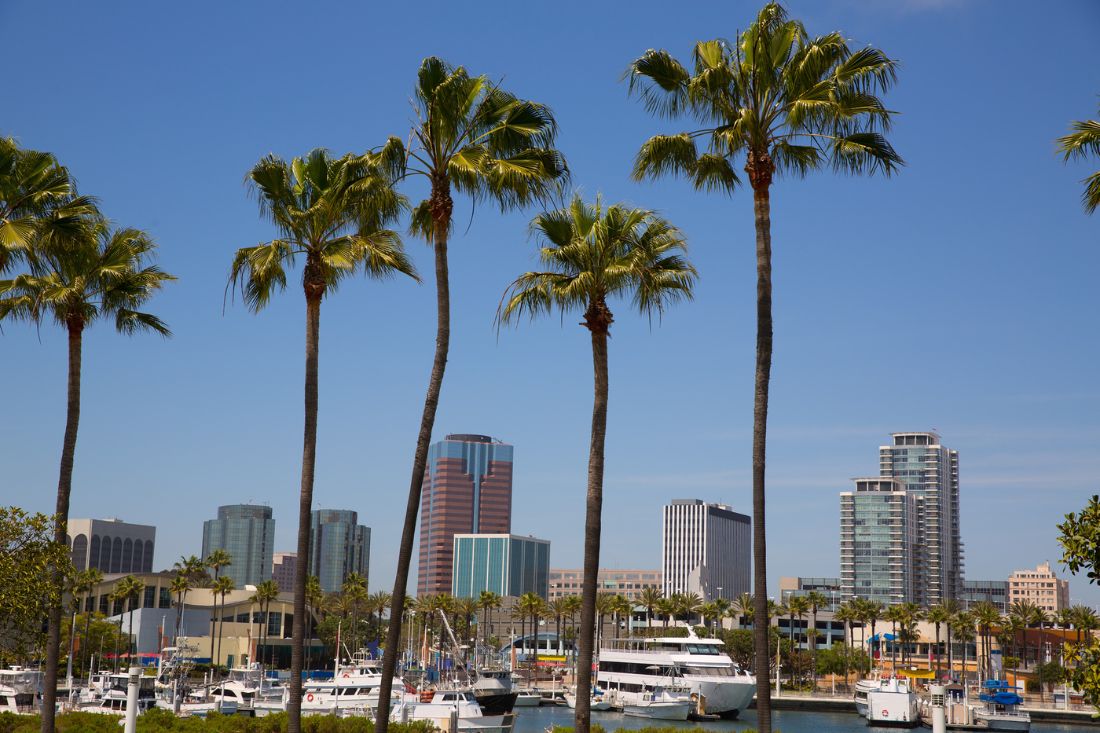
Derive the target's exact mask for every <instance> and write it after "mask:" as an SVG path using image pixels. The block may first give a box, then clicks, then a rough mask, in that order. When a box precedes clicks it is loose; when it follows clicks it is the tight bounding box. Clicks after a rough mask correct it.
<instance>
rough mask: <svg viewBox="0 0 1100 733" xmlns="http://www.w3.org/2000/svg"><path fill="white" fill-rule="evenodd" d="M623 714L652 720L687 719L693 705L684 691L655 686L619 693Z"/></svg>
mask: <svg viewBox="0 0 1100 733" xmlns="http://www.w3.org/2000/svg"><path fill="white" fill-rule="evenodd" d="M619 695H620V697H619V699H620V701H621V703H622V706H623V714H624V715H631V716H634V717H636V718H652V719H654V720H687V719H688V715H689V714H690V713H691V709H692V707H693V704H692V699H691V696H690V694H689V693H687V692H686V691H681V692H676V691H673V690H665V689H663V688H657V689H655V690H653V691H652V692H635V693H630V692H623V693H619Z"/></svg>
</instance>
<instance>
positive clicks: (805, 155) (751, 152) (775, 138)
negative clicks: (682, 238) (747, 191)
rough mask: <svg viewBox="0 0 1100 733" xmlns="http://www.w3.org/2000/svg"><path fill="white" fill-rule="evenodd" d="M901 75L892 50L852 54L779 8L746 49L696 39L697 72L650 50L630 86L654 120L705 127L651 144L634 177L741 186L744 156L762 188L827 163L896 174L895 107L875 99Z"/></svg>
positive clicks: (633, 69)
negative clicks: (687, 120)
mask: <svg viewBox="0 0 1100 733" xmlns="http://www.w3.org/2000/svg"><path fill="white" fill-rule="evenodd" d="M895 70H896V62H895V61H893V60H892V59H889V58H887V57H886V55H885V54H884V53H882V52H881V51H879V50H878V49H875V48H870V47H868V48H862V49H858V50H855V51H853V50H852V49H851V48H850V47H849V46H848V42H847V41H846V40H845V39H844V37H843V35H842V34H840V33H839V32H832V33H828V34H825V35H823V36H818V37H816V38H811V37H810V36H809V34H808V33H807V32H806V29H805V27H803V25H802V23H800V22H799V21H797V20H790V19H789V18H788V17H787V14H786V11H784V10H783V8H782V7H780V6H779V5H777V4H775V3H770V4H768V5H766V6H765V7H764V8H763V9H762V10H761V11H760V13H759V15H758V16H757V18H756V21H755V22H754V23H753V24H752V25H750V26H749V28H748V30H746V31H745V32H744V33H742V34H741V35H740V37H739V38H738V39H737V42H736V43H730V42H729V41H725V40H712V41H701V42H699V43H697V44H696V45H695V49H694V51H693V54H692V65H691V70H690V71H689V70H688V68H687V67H685V66H684V65H683V64H681V63H680V62H679V61H677V60H676V59H675V58H673V57H672V55H671V54H669V53H668V52H667V51H655V50H649V51H647V52H646V53H645V54H643V55H642V56H641V57H640V58H638V59H637V60H635V61H634V63H632V64H631V65H630V68H629V69H628V71H627V76H628V78H629V83H630V91H631V92H632V93H636V94H638V95H639V96H640V97H641V99H642V102H643V103H644V104H645V106H646V109H647V110H649V111H650V112H651V113H654V114H657V115H660V116H664V117H670V118H677V117H691V118H694V119H695V120H697V121H698V122H699V123H700V125H701V126H702V127H701V129H697V130H694V131H690V132H682V133H679V134H674V135H655V136H653V137H652V138H650V139H649V140H648V141H647V142H646V143H645V145H643V146H642V149H641V150H640V151H639V153H638V156H637V159H636V160H635V165H634V176H635V178H637V179H639V180H640V179H643V178H647V177H652V176H660V175H664V174H668V173H678V174H683V175H686V176H687V177H688V178H689V179H690V180H691V181H692V183H693V184H694V185H695V187H696V188H697V189H702V190H718V191H732V190H733V189H734V187H735V186H736V185H737V184H739V183H740V179H739V177H738V175H737V172H736V171H735V170H734V166H733V161H734V160H735V159H736V158H737V157H738V156H740V155H742V154H743V155H744V156H745V163H744V166H745V171H746V172H747V173H748V174H749V177H750V183H751V184H752V185H753V188H758V187H759V186H761V185H770V183H771V180H772V175H773V174H776V173H793V174H796V175H804V174H806V173H808V172H810V171H812V170H816V169H818V168H821V167H822V166H824V165H827V164H828V165H832V167H833V168H834V169H836V170H840V171H846V172H851V173H863V172H881V173H887V174H888V173H891V172H892V171H893V170H894V169H895V168H896V167H897V166H899V165H901V163H902V160H901V158H900V156H898V154H897V153H896V152H895V151H894V148H893V147H892V146H891V145H890V143H889V142H888V141H887V140H886V138H885V137H884V136H883V134H882V133H883V132H884V131H886V130H888V129H889V127H890V117H891V115H892V112H890V111H889V110H888V109H886V107H885V106H884V105H883V103H882V101H881V100H880V99H879V97H878V96H877V95H878V94H879V93H880V92H883V91H886V90H887V89H889V87H890V86H891V85H892V84H893V82H894V80H895ZM699 140H704V141H705V143H706V144H705V149H704V151H703V152H700V151H699V150H698V148H697V141H699Z"/></svg>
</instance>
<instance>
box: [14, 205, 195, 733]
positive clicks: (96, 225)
mask: <svg viewBox="0 0 1100 733" xmlns="http://www.w3.org/2000/svg"><path fill="white" fill-rule="evenodd" d="M51 216H52V217H53V218H54V219H55V220H56V219H58V218H65V217H67V216H68V215H67V214H66V213H65V212H63V211H53V212H52V213H51ZM155 251H156V245H155V244H154V243H153V240H152V239H151V238H150V237H149V235H148V234H146V233H145V232H142V231H139V230H137V229H114V230H112V229H111V228H110V227H109V225H108V223H107V222H106V221H105V220H104V219H102V218H100V217H98V216H95V217H93V216H85V217H81V218H80V220H79V221H77V222H75V223H73V224H71V225H65V226H62V227H53V226H44V227H42V228H40V229H39V231H37V232H36V234H35V236H34V237H33V238H32V240H31V246H30V247H29V248H28V249H26V250H25V251H24V253H23V254H24V258H25V260H26V266H27V269H26V271H25V272H23V273H22V274H19V275H16V276H15V277H14V278H12V279H10V280H0V325H2V323H3V321H4V320H5V319H15V320H27V321H31V322H33V323H35V324H36V325H38V324H41V323H42V321H43V320H51V321H54V322H55V323H57V324H58V325H60V326H63V327H64V328H65V329H66V331H67V332H68V341H69V349H68V352H69V353H68V356H69V369H68V384H67V391H68V400H67V406H66V416H65V435H64V439H63V441H62V447H61V466H60V471H59V475H58V481H57V506H56V509H55V511H54V521H55V522H56V525H55V527H54V541H55V542H58V543H60V544H64V543H65V542H66V539H67V536H68V535H67V532H66V525H67V523H68V521H69V498H70V496H71V494H72V484H73V462H74V457H75V455H76V436H77V430H78V428H79V423H80V379H81V351H82V344H83V337H84V329H85V328H87V327H88V326H90V325H92V324H93V323H94V322H95V321H97V320H100V319H103V318H113V319H114V322H115V328H116V329H117V330H118V331H119V332H121V333H124V334H132V333H134V332H136V331H140V330H151V331H155V332H157V333H159V334H161V335H163V336H167V335H169V331H168V327H167V326H165V325H164V323H163V322H162V321H161V320H160V319H159V318H157V317H156V316H154V315H151V314H149V313H144V312H141V311H139V310H137V309H138V308H140V307H142V306H143V305H144V304H145V302H146V301H148V300H149V298H151V297H152V295H153V294H154V293H156V292H157V291H158V290H160V289H161V287H162V286H163V285H164V283H165V282H167V281H169V280H173V279H175V278H173V277H172V276H171V275H168V274H167V273H165V272H163V271H162V270H161V269H160V268H158V267H156V266H155V265H151V264H148V263H149V261H150V260H151V259H152V258H153V255H154V253H155ZM55 583H56V584H57V585H58V586H59V587H63V586H64V578H63V576H62V574H61V573H60V572H59V573H58V575H57V577H56V578H55ZM47 628H48V630H47V640H46V669H45V674H46V679H50V680H52V679H55V678H56V676H57V663H58V653H59V650H58V646H57V645H58V643H59V642H60V639H61V607H60V606H55V607H54V608H52V609H50V611H49V614H48V618H47ZM42 700H43V703H42V707H43V710H44V713H43V715H42V731H43V733H53V724H54V721H53V717H54V710H55V707H56V700H57V691H56V690H55V689H54V686H53V685H46V686H45V691H44V693H43V696H42Z"/></svg>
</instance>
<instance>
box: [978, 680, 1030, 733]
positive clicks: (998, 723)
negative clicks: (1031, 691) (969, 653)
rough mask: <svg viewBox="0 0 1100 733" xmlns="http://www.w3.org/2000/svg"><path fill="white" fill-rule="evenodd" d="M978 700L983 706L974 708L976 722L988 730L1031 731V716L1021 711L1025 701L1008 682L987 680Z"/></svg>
mask: <svg viewBox="0 0 1100 733" xmlns="http://www.w3.org/2000/svg"><path fill="white" fill-rule="evenodd" d="M978 699H979V700H981V702H982V704H981V705H976V706H974V707H973V714H974V720H975V721H976V722H978V723H982V722H984V723H985V726H986V729H987V730H1012V731H1029V730H1031V716H1030V715H1029V714H1027V713H1026V712H1024V711H1022V710H1020V705H1022V704H1023V702H1024V699H1023V698H1022V697H1020V695H1019V694H1018V693H1017V692H1016V688H1015V687H1013V686H1012V685H1009V684H1008V681H1007V680H986V681H985V683H984V684H982V689H981V692H980V693H979V694H978Z"/></svg>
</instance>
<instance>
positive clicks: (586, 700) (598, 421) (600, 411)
mask: <svg viewBox="0 0 1100 733" xmlns="http://www.w3.org/2000/svg"><path fill="white" fill-rule="evenodd" d="M584 318H585V325H587V327H588V329H589V331H590V332H591V334H592V369H593V375H594V382H595V385H594V386H595V394H594V398H593V402H592V436H591V442H590V444H589V449H588V496H587V498H586V500H585V504H586V506H585V517H584V580H583V581H582V583H581V633H580V639H579V642H580V644H579V649H578V656H577V677H576V682H577V709H576V714H575V715H574V718H573V726H574V730H575V731H576V733H589V728H590V724H591V722H592V713H591V710H590V704H591V702H592V696H591V694H590V693H589V690H591V689H592V653H593V631H594V629H593V624H594V622H595V620H596V581H597V577H598V574H599V567H600V534H601V521H602V520H601V513H602V511H603V463H604V441H605V438H606V436H607V397H608V391H609V390H608V376H607V333H608V329H609V328H610V327H611V321H612V317H611V311H609V310H608V309H607V304H606V303H604V302H603V300H602V299H600V300H599V301H597V302H593V303H590V304H589V306H588V310H587V311H586V312H585V315H584Z"/></svg>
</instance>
